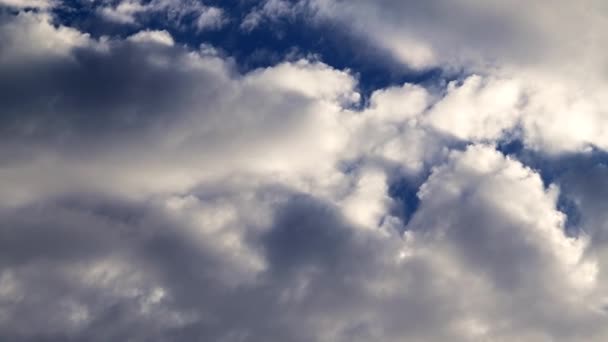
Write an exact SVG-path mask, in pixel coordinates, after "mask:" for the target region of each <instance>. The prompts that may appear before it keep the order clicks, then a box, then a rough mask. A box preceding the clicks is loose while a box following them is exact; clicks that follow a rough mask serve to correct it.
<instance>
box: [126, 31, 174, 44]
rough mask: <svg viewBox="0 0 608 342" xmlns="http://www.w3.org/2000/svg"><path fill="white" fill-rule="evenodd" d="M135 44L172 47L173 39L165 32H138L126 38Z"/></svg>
mask: <svg viewBox="0 0 608 342" xmlns="http://www.w3.org/2000/svg"><path fill="white" fill-rule="evenodd" d="M127 39H128V40H130V41H133V42H137V43H156V44H161V45H167V46H173V44H175V42H174V41H173V37H171V34H170V33H169V32H167V31H150V30H146V31H140V32H137V33H135V34H134V35H132V36H129V37H128V38H127Z"/></svg>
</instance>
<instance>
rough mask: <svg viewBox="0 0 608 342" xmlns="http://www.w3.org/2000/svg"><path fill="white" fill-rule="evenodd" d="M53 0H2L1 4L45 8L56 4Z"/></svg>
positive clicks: (0, 0)
mask: <svg viewBox="0 0 608 342" xmlns="http://www.w3.org/2000/svg"><path fill="white" fill-rule="evenodd" d="M55 3H56V2H55V1H52V0H0V5H4V6H8V7H13V8H39V9H45V8H49V7H52V6H53V5H55Z"/></svg>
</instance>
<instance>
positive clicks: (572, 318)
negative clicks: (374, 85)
mask: <svg viewBox="0 0 608 342" xmlns="http://www.w3.org/2000/svg"><path fill="white" fill-rule="evenodd" d="M193 4H194V2H192V3H185V4H183V5H179V4H178V3H177V2H173V1H151V2H145V3H144V2H136V1H120V2H116V3H112V4H104V5H103V6H102V7H100V9H99V11H101V12H100V13H102V14H104V13H105V12H104V11H109V12H108V13H105V14H104V15H107V16H109V18H111V17H112V15H115V17H114V19H115V20H118V21H122V22H125V23H128V22H130V23H135V24H141V23H140V22H138V20H137V18H138V15H139V13H144V12H146V11H155V9H152V8H162V10H163V11H167V13H173V14H171V16H172V18H185V17H188V16H191V17H192V18H194V19H196V20H199V21H200V20H201V17H202V16H203V15H204V13H208V11H211V8H215V7H204V8H203V7H200V8H199V7H196V8H197V9H200V11H199V12H197V11H198V10H197V11H194V10H193V9H192V8H193V7H192V6H194V5H193ZM311 4H312V5H314V6H316V7H315V8H316V10H317V11H319V12H318V14H320V15H324V16H329V17H330V18H334V19H332V20H340V22H343V21H344V20H346V18H359V16H363V17H365V18H366V20H367V21H363V22H360V23H354V24H352V25H355V29H356V30H363V29H364V28H366V29H367V30H368V31H369V32H367V31H365V32H364V34H369V35H370V37H374V35H376V34H383V35H386V36H385V38H384V40H380V41H379V44H381V45H382V46H385V48H389V49H390V48H391V46H393V45H392V44H393V43H394V44H395V45H394V47H396V49H403V50H402V52H403V53H404V54H406V55H404V56H405V57H404V58H405V60H406V62H407V63H410V64H412V63H413V64H412V65H414V66H416V65H417V64H416V63H418V62H419V63H420V64H419V65H418V66H416V67H425V66H427V65H434V64H435V63H450V64H452V63H456V62H455V61H461V60H459V58H457V57H454V58H453V59H452V57H453V56H452V55H445V54H444V52H445V51H448V50H449V49H450V48H452V47H455V46H457V45H458V44H459V43H461V42H453V43H450V44H451V45H446V46H442V47H440V48H437V45H436V44H437V42H444V40H443V39H447V38H445V37H444V36H442V37H441V39H439V38H437V39H438V40H436V39H435V38H436V37H435V36H436V35H440V33H442V34H443V30H444V29H445V28H446V27H448V24H450V25H454V31H453V32H452V33H450V34H448V35H447V36H446V37H450V38H459V37H461V36H462V37H464V36H465V33H466V34H468V33H474V35H473V36H474V37H475V35H477V36H480V35H482V34H481V33H479V32H472V31H471V30H472V27H473V26H472V25H475V24H478V23H477V22H475V21H472V22H470V23H467V22H465V21H466V20H469V19H471V18H477V17H476V16H474V15H472V14H478V13H477V12H476V11H480V13H483V14H484V15H489V14H492V13H495V12H496V11H498V10H499V9H500V10H503V9H507V8H506V7H504V8H503V6H499V5H494V4H493V3H492V4H487V5H485V6H481V5H479V4H477V6H474V5H473V2H469V1H460V2H459V3H458V4H451V5H448V4H447V3H445V4H444V3H442V2H440V3H436V4H434V5H433V4H422V5H421V4H414V3H410V2H405V3H402V2H400V3H397V2H392V1H382V2H380V5H384V6H386V9H384V7H382V8H381V7H379V5H376V4H371V3H364V2H360V1H354V2H349V3H348V4H346V3H343V2H333V1H320V0H319V1H314V2H313V1H311V2H309V3H306V6H309V5H311ZM594 4H595V3H594ZM289 5H290V3H287V2H285V1H268V2H265V3H262V4H260V5H259V6H254V8H253V10H252V12H251V11H250V12H248V14H247V13H245V14H244V15H243V18H245V22H247V20H248V19H247V18H248V17H249V16H250V15H251V16H256V15H259V18H260V21H256V23H255V25H261V24H264V22H272V21H273V20H278V19H279V18H280V17H284V16H288V17H290V16H296V15H297V13H298V11H301V10H303V8H304V7H298V6H304V5H303V4H299V5H294V6H289ZM338 5H341V6H340V8H341V9H342V10H343V12H340V13H337V12H332V11H333V10H335V9H336V8H338V7H336V6H338ZM121 6H122V7H121ZM175 6H178V7H175ZM188 6H190V7H188ZM201 6H203V5H201ZM509 8H510V7H509ZM405 9H408V10H409V12H408V13H409V14H407V15H404V14H403V12H404V11H405ZM448 9H450V10H454V9H457V10H458V11H459V12H456V13H457V14H458V13H460V14H463V17H462V18H460V17H458V16H455V15H454V14H453V12H450V11H448ZM112 11H114V12H112ZM218 11H219V9H218ZM364 11H367V13H368V15H365V16H364V15H363V13H364ZM428 11H430V12H431V13H435V14H437V15H439V17H440V18H444V17H445V19H446V20H447V21H446V23H447V24H446V25H445V26H444V28H435V29H434V30H430V31H428V32H426V31H425V32H426V33H424V34H422V35H418V34H421V32H423V28H425V27H426V26H425V25H426V24H425V25H422V26H421V27H420V28H411V29H408V31H407V32H409V33H408V34H407V35H405V36H404V38H403V39H404V40H399V39H400V38H399V37H398V35H397V33H398V32H399V31H398V29H397V28H396V27H394V26H392V25H393V24H395V23H396V22H404V23H405V25H406V26H407V27H410V26H411V25H414V24H413V23H416V22H420V20H422V19H415V17H416V15H418V14H420V13H426V12H428ZM510 11H513V10H510ZM186 13H187V15H186ZM214 13H215V14H214ZM255 13H257V14H255ZM387 13H391V15H390V16H388V17H387V19H386V21H385V22H380V21H377V18H380V17H382V16H384V15H386V14H387ZM448 13H451V14H450V16H448ZM471 13H472V14H471ZM534 13H536V12H534ZM465 14H467V15H465ZM468 14H471V15H468ZM511 14H512V13H511V12H509V11H507V13H506V14H505V16H506V17H505V16H502V15H501V16H500V17H499V18H497V21H496V22H495V23H494V24H495V25H501V26H500V27H501V30H498V31H500V32H498V33H500V35H499V36H498V37H502V34H506V35H507V36H508V37H505V39H506V41H505V42H507V43H509V42H510V43H512V44H511V45H509V44H507V45H506V46H505V47H495V49H490V50H489V51H490V52H489V55H487V56H484V58H487V59H488V60H490V59H492V58H493V57H495V56H494V54H495V53H496V54H497V55H500V56H505V58H506V60H508V62H509V63H507V62H505V63H506V64H510V65H508V67H505V68H504V69H503V68H497V69H491V68H487V69H482V70H477V71H478V73H477V74H474V75H470V76H465V77H463V78H462V79H460V80H455V81H453V82H450V83H448V84H447V85H446V86H445V88H441V89H439V90H437V89H433V88H430V87H429V88H425V87H423V86H421V85H415V84H407V83H406V84H401V85H395V86H390V87H386V88H384V89H377V90H375V91H373V92H372V93H371V94H368V95H369V96H367V95H365V94H363V96H362V94H360V92H359V90H358V88H359V84H358V80H357V76H356V73H355V72H354V71H350V70H340V69H337V68H334V67H332V66H330V65H328V64H325V63H323V62H320V61H318V60H310V59H306V58H303V59H295V60H291V61H284V62H280V63H278V64H275V65H272V66H268V67H265V68H260V69H256V70H252V71H249V72H246V73H242V72H239V68H238V66H237V65H235V63H236V62H235V61H234V60H233V59H231V58H230V57H226V56H224V55H222V53H221V52H218V50H214V49H213V48H209V47H208V46H207V45H202V46H201V47H191V46H187V45H185V44H182V43H176V42H175V41H174V39H173V36H172V33H170V32H169V31H164V30H154V29H152V28H145V27H142V28H141V29H139V30H136V31H135V32H130V33H129V34H127V35H125V36H124V37H120V36H112V37H106V36H93V35H92V34H91V35H90V34H87V33H86V32H85V31H84V30H80V29H77V28H74V27H69V26H65V25H64V24H61V22H60V21H59V20H58V19H57V18H56V17H54V15H53V14H52V13H49V12H46V11H14V12H11V11H7V12H2V13H0V46H1V47H2V49H0V75H2V77H0V108H2V110H1V111H0V188H2V190H3V191H2V192H1V193H0V222H1V223H0V265H1V267H0V339H2V340H17V341H47V340H48V341H55V340H65V341H82V340H86V341H107V340H118V341H120V340H132V341H193V340H194V341H196V340H204V341H252V342H254V341H337V342H340V341H370V340H379V341H403V340H408V341H512V340H519V341H581V340H585V341H603V340H605V339H606V337H608V331H606V328H605V327H606V324H605V323H606V309H605V303H606V298H607V297H606V290H608V289H607V288H606V286H605V281H604V280H605V279H606V264H607V260H608V259H607V258H608V253H607V252H606V248H605V241H606V239H605V237H606V229H608V227H606V225H605V224H604V221H605V216H606V215H605V208H604V206H603V204H602V203H604V202H605V201H602V198H603V197H604V196H605V195H606V191H605V187H604V183H605V182H604V178H605V177H606V172H605V170H604V169H605V167H604V166H602V165H599V166H598V165H595V164H593V163H592V162H590V163H591V165H590V168H589V170H590V171H587V172H586V173H585V172H582V171H583V170H582V169H587V168H575V167H571V165H573V164H572V163H570V164H567V165H569V166H568V167H567V169H568V172H565V173H564V174H561V175H559V177H556V178H555V179H554V180H555V182H554V183H551V181H550V180H548V178H547V177H546V175H543V174H542V170H537V169H533V168H531V167H528V166H526V165H524V163H522V162H521V161H519V160H517V159H516V156H505V155H503V153H501V152H499V151H498V150H497V144H498V143H499V142H501V141H503V140H505V139H507V140H508V139H520V140H521V141H522V142H523V144H524V146H525V148H526V149H528V150H529V151H533V152H534V153H538V154H540V155H542V156H543V157H545V158H549V159H551V158H565V157H564V156H565V155H573V156H574V157H575V158H582V159H585V158H588V157H589V156H590V152H585V151H586V150H588V149H589V148H591V147H592V148H600V149H604V148H606V142H605V141H604V140H605V134H603V133H604V131H603V126H604V125H603V121H604V120H603V116H602V115H601V113H603V109H602V108H603V107H602V104H601V101H600V100H601V98H602V94H603V89H605V88H601V87H594V86H595V85H597V83H596V82H595V81H594V82H593V83H590V85H589V86H588V87H581V88H579V92H572V89H573V87H575V86H580V84H581V83H579V82H578V81H577V80H576V79H575V78H574V76H571V75H573V74H571V75H570V76H568V77H564V78H562V77H561V76H558V77H556V78H554V79H552V78H550V77H549V76H548V75H547V74H545V73H544V72H543V71H542V70H541V71H538V70H536V69H535V70H534V71H535V72H533V71H531V69H526V68H530V67H529V66H526V67H524V66H523V65H524V64H525V63H523V62H521V61H520V60H519V59H518V58H519V57H521V56H517V51H513V52H512V54H511V52H507V51H506V50H503V49H507V48H514V47H521V46H523V45H519V44H520V43H519V40H520V36H518V35H516V33H517V32H518V30H519V29H522V28H527V25H528V24H529V23H527V22H524V23H523V26H521V27H520V26H518V25H514V26H513V27H512V29H513V32H511V30H507V28H511V26H510V25H511V24H512V23H511V20H512V18H511V17H510V16H509V15H511ZM224 15H225V14H223V12H212V13H211V14H208V17H205V18H204V19H203V21H204V23H203V24H201V25H202V26H203V27H199V28H198V29H210V28H211V27H212V26H208V23H214V21H213V20H216V19H214V18H217V16H221V17H222V18H224ZM546 15H547V16H548V19H547V20H549V22H551V20H552V18H553V17H552V15H553V14H552V13H548V14H546ZM490 17H491V18H493V17H492V16H490ZM192 18H191V19H192ZM404 18H405V19H411V20H413V23H409V22H407V21H403V19H404ZM526 18H527V17H525V18H522V20H524V19H526ZM212 19H213V20H212ZM262 19H263V20H262ZM179 20H181V19H179ZM218 20H219V19H218ZM222 20H223V19H222ZM251 20H253V19H251ZM486 20H487V18H486ZM245 22H243V23H242V24H241V27H240V29H245V30H247V29H253V28H255V27H256V26H255V25H253V26H251V27H250V26H247V25H248V24H245ZM543 23H544V21H543ZM214 25H216V24H214ZM243 25H245V27H243ZM349 25H350V24H349ZM358 25H361V26H360V27H359V26H358ZM366 25H367V26H366ZM543 25H545V24H543ZM543 25H541V26H542V27H543V28H545V26H543ZM547 25H548V24H547ZM213 27H219V26H213ZM412 27H413V26H412ZM491 27H495V26H491ZM546 27H552V26H546ZM581 27H582V26H581ZM503 29H504V30H503ZM195 30H196V29H195ZM541 31H542V32H543V34H545V32H544V31H543V30H541ZM533 32H536V31H533ZM391 33H392V34H391ZM498 33H497V32H494V31H491V30H490V31H489V32H488V35H489V36H491V37H492V39H490V38H487V42H485V43H483V44H481V43H480V45H479V46H482V47H486V45H485V44H486V43H487V44H494V43H492V42H491V41H493V39H495V38H496V36H492V35H493V34H498ZM507 33H508V34H507ZM511 34H515V35H514V36H513V35H511ZM507 38H508V39H507ZM532 38H536V36H534V35H532V36H531V38H530V39H531V41H532V42H534V40H533V39H532ZM480 39H481V38H480ZM396 40H399V41H398V42H396ZM542 40H543V41H545V39H542ZM484 41H485V40H484ZM412 42H413V43H412ZM548 43H551V41H549V42H548ZM400 44H401V45H400ZM404 44H405V45H404ZM408 44H414V45H417V44H421V45H419V46H418V47H416V46H414V48H413V49H409V48H407V47H406V45H408ZM527 44H532V45H534V44H533V43H529V42H528V43H526V44H524V45H526V46H527ZM532 45H531V46H532ZM408 46H409V45H408ZM464 46H465V47H472V49H473V50H474V51H477V50H476V49H477V48H478V46H477V45H475V44H465V45H464ZM537 48H538V49H540V50H538V51H541V50H542V52H544V51H545V50H544V49H545V47H537ZM541 48H542V49H541ZM444 49H448V50H444ZM473 50H472V51H473ZM479 51H481V50H479ZM520 52H521V51H520ZM410 53H413V55H410ZM533 53H534V50H532V51H530V54H533ZM539 53H540V52H539ZM446 56H448V57H446ZM516 57H517V58H516ZM528 57H529V56H528ZM445 58H447V59H449V61H448V60H447V59H445ZM517 63H520V64H518V67H517V68H515V67H513V65H515V64H517ZM529 65H531V64H529ZM479 69H481V68H479ZM540 69H542V68H540ZM524 70H528V71H529V72H526V73H524ZM579 75H580V74H579ZM551 80H553V81H552V82H549V81H551ZM571 113H577V114H578V115H577V116H570V114H571ZM563 120H566V121H565V122H564V121H563ZM581 151H583V152H584V153H581ZM574 157H573V158H574ZM522 160H523V158H522ZM551 160H554V159H551ZM400 182H401V183H404V184H407V186H409V187H411V188H412V189H413V190H412V194H411V195H412V196H411V197H413V198H405V196H406V195H407V194H405V193H402V192H403V189H401V190H400V188H399V186H397V185H398V184H400ZM414 194H415V195H414ZM562 196H566V197H567V198H568V199H569V200H571V201H572V203H574V205H575V206H577V207H579V208H580V209H579V211H580V215H581V216H582V217H583V219H582V220H581V221H580V222H579V224H580V227H579V228H580V229H579V232H580V233H579V234H567V228H568V227H567V222H568V217H567V215H568V214H569V213H568V212H567V211H560V210H559V209H558V208H560V201H561V200H562ZM408 201H415V204H412V203H404V202H408ZM404 206H407V208H404ZM414 209H415V211H414ZM406 211H408V212H406Z"/></svg>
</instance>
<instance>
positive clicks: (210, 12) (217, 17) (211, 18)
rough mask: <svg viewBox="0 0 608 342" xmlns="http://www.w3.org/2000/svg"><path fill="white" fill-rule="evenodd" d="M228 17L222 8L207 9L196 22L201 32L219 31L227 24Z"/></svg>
mask: <svg viewBox="0 0 608 342" xmlns="http://www.w3.org/2000/svg"><path fill="white" fill-rule="evenodd" d="M226 21H227V19H226V15H225V14H224V11H223V10H222V9H221V8H218V7H207V8H206V9H204V10H203V12H202V13H201V14H200V15H199V17H198V19H197V20H196V27H197V28H198V29H199V30H201V31H202V30H217V29H219V28H221V27H222V26H224V25H225V24H226Z"/></svg>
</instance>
